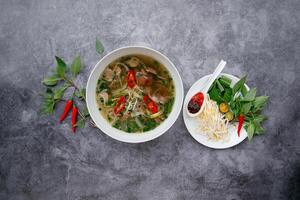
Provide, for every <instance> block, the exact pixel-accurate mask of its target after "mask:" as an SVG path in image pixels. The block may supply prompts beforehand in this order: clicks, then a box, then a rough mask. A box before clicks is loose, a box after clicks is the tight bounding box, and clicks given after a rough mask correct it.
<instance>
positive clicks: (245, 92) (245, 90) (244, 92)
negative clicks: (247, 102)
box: [241, 85, 248, 96]
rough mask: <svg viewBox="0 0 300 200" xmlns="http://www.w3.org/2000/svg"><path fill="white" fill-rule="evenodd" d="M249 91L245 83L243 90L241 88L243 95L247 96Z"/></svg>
mask: <svg viewBox="0 0 300 200" xmlns="http://www.w3.org/2000/svg"><path fill="white" fill-rule="evenodd" d="M247 92H248V90H247V88H246V86H245V85H243V87H242V90H241V93H242V95H243V96H246V94H247Z"/></svg>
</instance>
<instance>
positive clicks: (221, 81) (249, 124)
mask: <svg viewBox="0 0 300 200" xmlns="http://www.w3.org/2000/svg"><path fill="white" fill-rule="evenodd" d="M245 81H246V76H244V77H243V78H241V79H240V80H239V81H238V82H237V83H236V84H235V85H234V86H233V87H231V82H232V81H231V79H229V78H228V77H226V76H221V77H220V78H218V79H217V80H216V81H215V82H214V83H213V85H212V87H211V88H210V90H209V92H208V93H209V96H210V98H211V99H212V100H214V101H216V102H217V103H218V104H219V105H220V108H224V105H225V106H228V107H229V108H228V109H227V110H226V116H227V113H232V115H233V119H230V120H234V121H238V122H239V125H240V126H242V125H243V126H244V128H245V129H246V131H247V134H248V139H249V140H251V139H252V138H253V136H254V135H260V134H262V133H263V132H264V129H263V127H262V122H263V121H265V120H266V119H267V117H266V116H265V115H263V114H262V111H263V109H264V107H265V105H266V103H267V101H268V96H256V88H252V89H250V90H249V91H248V90H247V88H246V87H245ZM220 111H221V112H222V110H220ZM228 116H230V115H229V114H228ZM238 133H239V131H238Z"/></svg>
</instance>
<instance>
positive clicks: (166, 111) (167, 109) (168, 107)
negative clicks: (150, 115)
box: [164, 98, 174, 116]
mask: <svg viewBox="0 0 300 200" xmlns="http://www.w3.org/2000/svg"><path fill="white" fill-rule="evenodd" d="M173 103H174V98H172V99H170V100H169V101H168V102H167V103H165V105H164V114H165V116H168V115H169V114H170V112H171V111H172V107H173Z"/></svg>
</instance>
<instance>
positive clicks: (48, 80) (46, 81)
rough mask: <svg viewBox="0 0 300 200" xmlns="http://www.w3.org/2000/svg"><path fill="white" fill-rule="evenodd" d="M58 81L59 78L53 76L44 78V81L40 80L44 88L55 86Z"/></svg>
mask: <svg viewBox="0 0 300 200" xmlns="http://www.w3.org/2000/svg"><path fill="white" fill-rule="evenodd" d="M59 80H61V78H60V77H57V76H56V75H53V76H49V77H46V78H45V79H44V80H42V83H43V84H44V85H46V86H55V85H56V84H57V82H58V81H59Z"/></svg>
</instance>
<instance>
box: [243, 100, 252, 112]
mask: <svg viewBox="0 0 300 200" xmlns="http://www.w3.org/2000/svg"><path fill="white" fill-rule="evenodd" d="M251 107H252V103H251V102H248V103H245V104H243V105H242V109H241V112H242V113H243V114H245V115H246V114H247V113H248V112H249V111H250V109H251Z"/></svg>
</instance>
